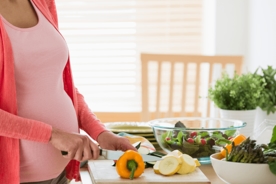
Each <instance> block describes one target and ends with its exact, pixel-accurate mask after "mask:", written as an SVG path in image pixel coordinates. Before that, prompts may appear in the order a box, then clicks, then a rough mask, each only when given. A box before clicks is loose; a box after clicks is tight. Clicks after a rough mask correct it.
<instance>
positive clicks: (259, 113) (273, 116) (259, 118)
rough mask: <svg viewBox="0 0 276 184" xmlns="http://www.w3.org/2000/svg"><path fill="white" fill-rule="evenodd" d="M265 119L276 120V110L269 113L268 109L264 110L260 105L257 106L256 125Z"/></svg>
mask: <svg viewBox="0 0 276 184" xmlns="http://www.w3.org/2000/svg"><path fill="white" fill-rule="evenodd" d="M265 119H271V120H276V112H275V113H273V114H272V113H270V114H269V115H267V113H266V111H263V110H262V109H261V108H260V107H258V108H257V116H256V121H255V127H256V126H258V125H260V124H261V123H262V122H263V121H264V120H265Z"/></svg>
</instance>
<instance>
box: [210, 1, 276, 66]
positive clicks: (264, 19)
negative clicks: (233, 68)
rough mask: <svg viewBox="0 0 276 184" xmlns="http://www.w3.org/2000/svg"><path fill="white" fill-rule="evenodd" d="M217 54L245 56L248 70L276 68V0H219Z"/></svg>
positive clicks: (217, 4) (216, 34)
mask: <svg viewBox="0 0 276 184" xmlns="http://www.w3.org/2000/svg"><path fill="white" fill-rule="evenodd" d="M215 6H216V8H215V9H216V20H215V21H216V24H215V54H217V55H243V56H244V68H243V70H244V71H248V70H249V71H255V69H256V68H257V67H258V66H262V67H266V66H267V65H272V66H274V67H276V1H275V0H216V3H215Z"/></svg>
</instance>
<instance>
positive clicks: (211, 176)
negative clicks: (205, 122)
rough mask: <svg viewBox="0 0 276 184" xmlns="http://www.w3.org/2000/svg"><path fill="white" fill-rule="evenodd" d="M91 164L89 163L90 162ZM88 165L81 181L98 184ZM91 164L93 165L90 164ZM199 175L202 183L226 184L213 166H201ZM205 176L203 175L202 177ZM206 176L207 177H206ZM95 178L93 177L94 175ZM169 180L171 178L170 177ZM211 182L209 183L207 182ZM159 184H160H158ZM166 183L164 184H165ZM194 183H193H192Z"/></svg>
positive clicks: (82, 173) (87, 183)
mask: <svg viewBox="0 0 276 184" xmlns="http://www.w3.org/2000/svg"><path fill="white" fill-rule="evenodd" d="M88 164H89V162H88ZM88 164H87V166H85V167H84V168H81V172H80V174H81V180H82V182H81V183H82V184H96V183H95V180H94V181H93V180H92V179H91V175H90V171H89V169H88V167H89V166H88ZM90 164H91V163H90ZM197 174H199V175H198V176H199V178H201V179H202V180H201V181H202V182H203V183H204V182H206V183H211V184H225V183H224V182H223V181H222V180H221V179H220V178H219V177H218V176H217V175H216V173H215V171H214V169H213V167H212V165H211V164H206V165H201V166H199V168H198V173H197ZM201 174H203V175H201ZM204 175H205V176H204ZM92 177H93V175H92ZM168 178H169V177H168ZM206 178H207V180H209V182H208V181H207V180H206ZM171 179H172V178H171ZM157 183H158V182H157ZM163 183H164V182H163ZM191 183H192V182H191Z"/></svg>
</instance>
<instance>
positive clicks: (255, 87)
mask: <svg viewBox="0 0 276 184" xmlns="http://www.w3.org/2000/svg"><path fill="white" fill-rule="evenodd" d="M265 85H266V83H265V81H264V79H263V78H261V77H259V76H257V75H254V74H252V73H246V74H242V75H238V74H237V73H235V74H234V77H233V78H231V77H230V76H229V75H228V74H227V73H226V72H223V74H222V77H221V78H220V79H218V80H217V81H216V82H215V85H214V86H213V87H210V88H209V90H208V98H209V99H210V100H212V101H213V102H214V103H215V105H216V106H217V107H218V108H220V109H225V110H253V109H256V108H257V107H258V106H259V104H260V103H261V102H262V101H263V97H262V95H261V94H262V92H263V90H264V86H265Z"/></svg>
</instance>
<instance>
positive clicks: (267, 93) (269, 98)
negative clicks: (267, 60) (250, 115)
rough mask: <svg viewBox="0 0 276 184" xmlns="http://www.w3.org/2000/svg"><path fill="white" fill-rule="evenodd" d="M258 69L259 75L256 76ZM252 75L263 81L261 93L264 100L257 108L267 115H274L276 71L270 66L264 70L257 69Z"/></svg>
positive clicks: (275, 106) (275, 107)
mask: <svg viewBox="0 0 276 184" xmlns="http://www.w3.org/2000/svg"><path fill="white" fill-rule="evenodd" d="M259 69H261V72H262V73H261V74H257V72H258V71H259ZM254 74H255V75H257V76H258V77H260V78H262V79H263V80H264V90H263V91H262V96H263V99H264V100H263V101H262V102H261V103H260V104H259V107H260V108H261V109H262V110H263V111H266V113H267V114H270V113H274V112H275V111H276V79H275V75H276V69H274V68H272V66H268V67H267V68H266V69H264V68H261V67H259V68H257V70H256V71H255V73H254Z"/></svg>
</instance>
